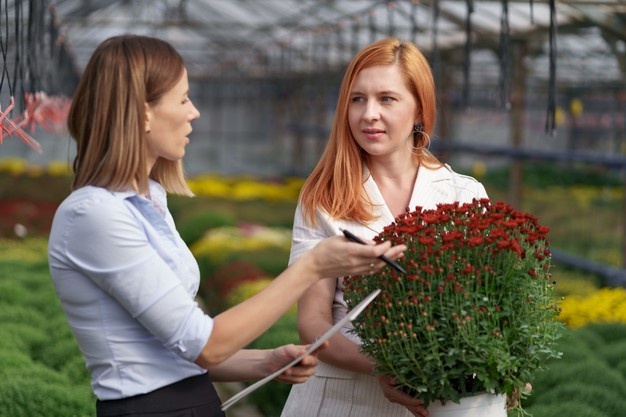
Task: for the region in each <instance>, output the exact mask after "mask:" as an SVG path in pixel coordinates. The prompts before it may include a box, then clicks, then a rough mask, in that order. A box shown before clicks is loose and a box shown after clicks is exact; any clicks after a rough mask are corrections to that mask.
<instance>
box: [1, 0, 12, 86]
mask: <svg viewBox="0 0 626 417" xmlns="http://www.w3.org/2000/svg"><path fill="white" fill-rule="evenodd" d="M2 16H3V14H2V2H0V23H2ZM4 22H5V23H4V31H5V32H4V35H3V34H2V30H1V29H2V25H0V53H2V76H1V77H0V93H1V92H2V88H3V87H4V81H5V79H6V82H7V85H8V89H9V95H11V96H12V95H13V85H12V84H11V75H10V74H9V67H8V59H7V54H8V49H9V5H8V0H5V2H4Z"/></svg>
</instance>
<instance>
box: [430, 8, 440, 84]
mask: <svg viewBox="0 0 626 417" xmlns="http://www.w3.org/2000/svg"><path fill="white" fill-rule="evenodd" d="M439 14H440V10H439V0H434V1H433V21H432V28H431V31H432V49H431V50H432V67H433V72H434V78H435V84H436V87H437V90H439V83H440V81H441V80H440V78H441V77H440V71H439V42H438V39H437V36H438V27H439Z"/></svg>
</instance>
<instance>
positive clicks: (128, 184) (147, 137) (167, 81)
mask: <svg viewBox="0 0 626 417" xmlns="http://www.w3.org/2000/svg"><path fill="white" fill-rule="evenodd" d="M199 116H200V113H199V112H198V110H197V109H196V107H195V106H194V105H193V103H192V102H191V100H190V99H189V82H188V78H187V72H186V70H185V65H184V62H183V59H182V57H181V56H180V55H179V54H178V52H177V51H176V50H175V49H174V48H173V47H172V46H171V45H170V44H168V43H167V42H164V41H162V40H159V39H156V38H152V37H146V36H137V35H122V36H116V37H113V38H110V39H107V40H105V41H104V42H103V43H102V44H100V46H98V48H97V49H96V51H95V52H94V53H93V55H92V57H91V59H90V61H89V63H88V64H87V66H86V68H85V70H84V72H83V75H82V78H81V81H80V83H79V85H78V88H77V90H76V93H75V96H74V100H73V103H72V107H71V110H70V113H69V119H68V126H69V131H70V133H71V135H72V137H73V138H74V139H75V140H76V145H77V153H76V158H75V160H74V173H75V176H74V179H73V183H72V192H71V194H70V195H69V196H68V197H67V198H66V199H65V200H64V201H63V202H62V204H61V205H60V206H59V208H58V210H57V212H56V214H55V217H54V220H53V224H52V230H51V233H50V240H49V245H48V252H49V253H48V256H49V263H50V274H51V277H52V281H53V283H54V287H55V290H56V292H57V294H58V296H59V299H60V300H61V304H62V307H63V309H64V310H65V313H66V316H67V319H68V322H69V325H70V327H71V329H72V331H73V333H74V335H75V336H76V340H77V341H78V345H79V347H80V350H81V352H82V354H83V356H84V359H85V362H86V365H87V368H88V370H89V372H90V373H91V376H92V382H91V385H92V388H93V392H94V394H95V396H96V397H97V402H96V410H97V416H98V417H104V416H107V417H109V416H125V417H132V416H146V415H151V416H159V417H167V416H169V417H173V416H177V417H184V416H189V417H191V416H205V417H213V416H221V417H223V416H224V413H223V411H222V410H221V407H220V399H219V398H218V396H217V394H216V391H215V389H214V387H213V385H212V381H244V380H251V379H260V378H262V377H265V376H266V375H269V374H272V373H273V372H275V371H276V370H278V369H280V368H281V367H282V366H283V365H285V364H287V363H290V362H291V361H292V360H293V359H295V358H297V357H298V356H300V355H301V354H304V352H305V351H306V346H295V345H286V346H281V347H278V348H276V349H268V350H246V349H242V348H243V347H244V346H246V345H248V344H249V343H250V342H251V341H252V340H254V339H255V338H257V337H258V336H260V335H261V334H262V333H263V332H264V331H265V330H267V329H268V328H269V327H270V326H271V325H272V324H273V323H274V322H275V321H276V320H277V319H278V318H279V317H281V315H282V314H283V313H284V312H285V311H287V309H288V308H289V307H290V306H291V305H292V304H293V303H295V302H296V301H297V299H298V297H299V296H300V295H301V294H302V293H303V292H304V291H305V290H306V289H307V288H308V287H309V286H310V285H312V284H314V283H316V282H318V281H320V280H322V279H324V278H328V277H334V276H338V275H343V274H356V273H365V272H367V271H369V270H370V268H371V267H372V266H373V267H374V268H375V269H378V268H380V267H382V266H383V265H384V263H383V262H382V261H381V260H380V259H378V257H379V256H381V255H386V256H389V257H392V258H394V259H397V258H399V257H400V256H401V255H402V251H403V250H405V249H406V247H405V246H403V245H399V246H396V247H393V248H391V247H390V245H389V244H381V245H376V246H374V245H370V246H362V245H358V244H356V243H351V242H348V241H347V240H346V239H345V238H343V237H341V238H339V237H333V238H330V239H325V240H323V241H320V242H319V244H318V245H316V246H315V247H314V248H313V249H312V250H311V251H310V252H309V253H307V255H305V256H303V257H302V258H301V259H300V260H299V261H298V262H295V263H294V264H292V265H291V266H290V267H289V268H288V269H287V270H285V271H284V272H283V273H282V274H280V275H279V276H278V277H276V278H275V279H274V280H273V281H272V283H271V284H270V285H269V286H268V287H267V288H266V289H264V290H263V291H261V292H260V293H259V294H257V295H255V296H253V297H251V298H250V299H248V300H246V301H244V302H243V303H241V304H239V305H237V306H235V307H233V308H231V309H229V310H227V311H225V312H223V313H221V314H218V315H216V316H215V317H210V316H208V315H206V314H205V313H204V312H203V311H202V310H201V309H200V308H199V306H198V305H197V303H196V302H195V296H196V293H197V291H198V286H199V283H200V272H199V269H198V264H197V262H196V260H195V259H194V257H193V255H192V253H191V252H190V251H189V249H188V248H187V246H186V245H185V243H184V242H183V240H182V239H181V238H180V236H179V234H178V232H177V231H176V227H175V224H174V221H173V218H172V215H171V214H170V212H169V210H168V208H167V199H166V195H167V193H168V192H170V193H175V194H180V195H187V196H191V195H192V193H191V191H190V190H189V188H188V187H187V184H186V182H185V177H184V174H183V166H182V158H183V156H184V154H185V147H186V145H187V144H188V143H189V138H188V136H189V135H190V133H191V131H192V127H191V124H192V122H193V121H195V120H196V119H197V118H198V117H199ZM316 365H317V358H316V356H315V354H314V355H308V356H306V357H304V358H303V359H302V361H301V362H300V363H299V364H298V365H297V366H294V367H293V368H291V369H288V370H287V371H285V372H284V373H283V374H281V375H280V376H279V377H278V378H277V379H278V380H281V381H283V382H289V383H299V382H303V381H305V380H306V379H307V378H308V377H309V376H310V375H311V374H312V373H313V372H314V370H315V369H314V368H315V366H316ZM207 370H208V371H207Z"/></svg>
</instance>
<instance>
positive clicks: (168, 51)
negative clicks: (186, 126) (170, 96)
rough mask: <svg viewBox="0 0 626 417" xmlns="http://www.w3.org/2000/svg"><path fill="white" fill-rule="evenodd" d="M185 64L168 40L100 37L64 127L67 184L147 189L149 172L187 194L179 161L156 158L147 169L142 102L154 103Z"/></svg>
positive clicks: (139, 37) (116, 188) (166, 186)
mask: <svg viewBox="0 0 626 417" xmlns="http://www.w3.org/2000/svg"><path fill="white" fill-rule="evenodd" d="M184 70H185V65H184V62H183V59H182V57H181V56H180V54H179V53H178V52H177V51H176V50H175V49H174V48H173V47H172V46H171V45H170V44H169V43H167V42H165V41H163V40H160V39H156V38H151V37H147V36H139V35H121V36H115V37H112V38H109V39H107V40H105V41H104V42H102V43H101V44H100V45H99V46H98V48H96V50H95V52H94V53H93V55H92V56H91V58H90V60H89V62H88V63H87V66H86V67H85V70H84V72H83V75H82V78H81V80H80V82H79V84H78V87H77V89H76V93H75V94H74V99H73V101H72V106H71V108H70V112H69V116H68V121H67V124H68V128H69V132H70V134H71V135H72V137H73V138H74V139H75V140H76V148H77V153H76V158H75V159H74V164H73V169H74V174H75V176H74V179H73V181H72V189H77V188H80V187H83V186H86V185H94V186H98V187H104V188H107V189H109V190H115V191H120V190H128V189H131V188H133V187H134V186H135V187H136V188H137V191H138V192H140V193H146V192H148V188H149V186H148V178H151V179H153V180H155V181H157V182H159V183H160V184H161V185H162V186H163V187H164V188H165V189H166V190H167V191H168V192H172V193H175V194H181V195H188V196H191V195H193V193H192V192H191V190H190V189H189V187H188V186H187V183H186V181H185V175H184V172H183V165H182V161H168V160H164V159H162V158H159V159H158V160H157V161H156V163H155V165H154V167H153V168H152V170H151V172H150V173H149V174H148V172H147V170H148V166H147V145H146V137H145V132H144V129H145V113H146V103H147V104H150V105H153V104H156V103H158V101H159V100H160V99H161V98H162V97H163V95H164V94H165V93H166V92H167V91H169V90H170V89H171V88H173V87H174V85H176V83H177V82H178V81H180V79H181V77H182V76H183V74H184Z"/></svg>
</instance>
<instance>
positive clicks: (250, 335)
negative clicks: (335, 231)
mask: <svg viewBox="0 0 626 417" xmlns="http://www.w3.org/2000/svg"><path fill="white" fill-rule="evenodd" d="M405 249H406V246H404V245H399V246H395V247H393V248H392V247H390V244H389V243H388V242H385V243H383V244H380V245H376V246H372V245H359V244H357V243H352V242H348V241H347V239H345V238H344V237H339V236H335V237H331V238H328V239H324V240H322V241H320V242H319V243H318V244H317V245H315V247H313V249H311V250H310V251H308V252H307V253H306V254H304V255H303V256H302V257H301V258H300V259H299V260H298V261H297V262H295V263H293V264H292V265H291V266H290V267H289V268H287V269H286V270H285V271H284V272H283V273H282V274H280V275H279V276H278V277H276V278H275V279H274V280H273V281H272V282H271V284H270V285H269V286H267V287H266V288H265V289H263V290H262V291H261V292H259V293H258V294H256V295H254V296H253V297H251V298H249V299H248V300H246V301H244V302H243V303H241V304H239V305H237V306H234V307H232V308H231V309H229V310H226V311H225V312H223V313H221V314H219V315H218V316H217V317H215V320H214V325H213V331H212V332H211V335H210V337H209V340H208V341H207V343H206V345H205V346H204V348H203V349H202V352H201V353H200V355H199V356H198V358H197V359H196V360H195V362H196V364H198V365H200V366H202V367H204V368H210V367H213V366H215V365H217V364H218V363H220V362H223V361H224V360H226V359H227V358H228V357H230V356H231V355H233V354H234V353H235V352H237V351H238V350H239V349H242V348H243V347H245V346H246V345H248V344H249V343H250V342H251V341H252V340H254V339H256V338H257V337H259V336H260V335H261V333H263V332H264V331H266V330H267V329H268V328H269V327H270V326H271V325H272V324H273V323H274V322H275V321H276V320H278V319H279V318H280V316H281V315H282V314H284V313H285V311H287V309H288V308H289V307H290V306H291V305H293V304H294V303H295V302H296V301H297V300H298V299H299V298H300V296H301V295H302V294H303V293H304V291H305V290H306V289H307V288H308V287H309V286H311V285H313V284H314V283H316V282H318V281H320V280H321V279H324V278H328V277H336V276H342V275H349V274H363V273H366V272H369V271H370V264H372V263H373V264H374V268H375V269H379V268H381V267H382V266H384V265H385V263H384V262H383V261H381V260H380V259H378V256H380V255H382V254H384V255H386V256H388V257H390V258H391V259H397V258H398V257H400V256H401V254H402V252H403V251H404V250H405Z"/></svg>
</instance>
